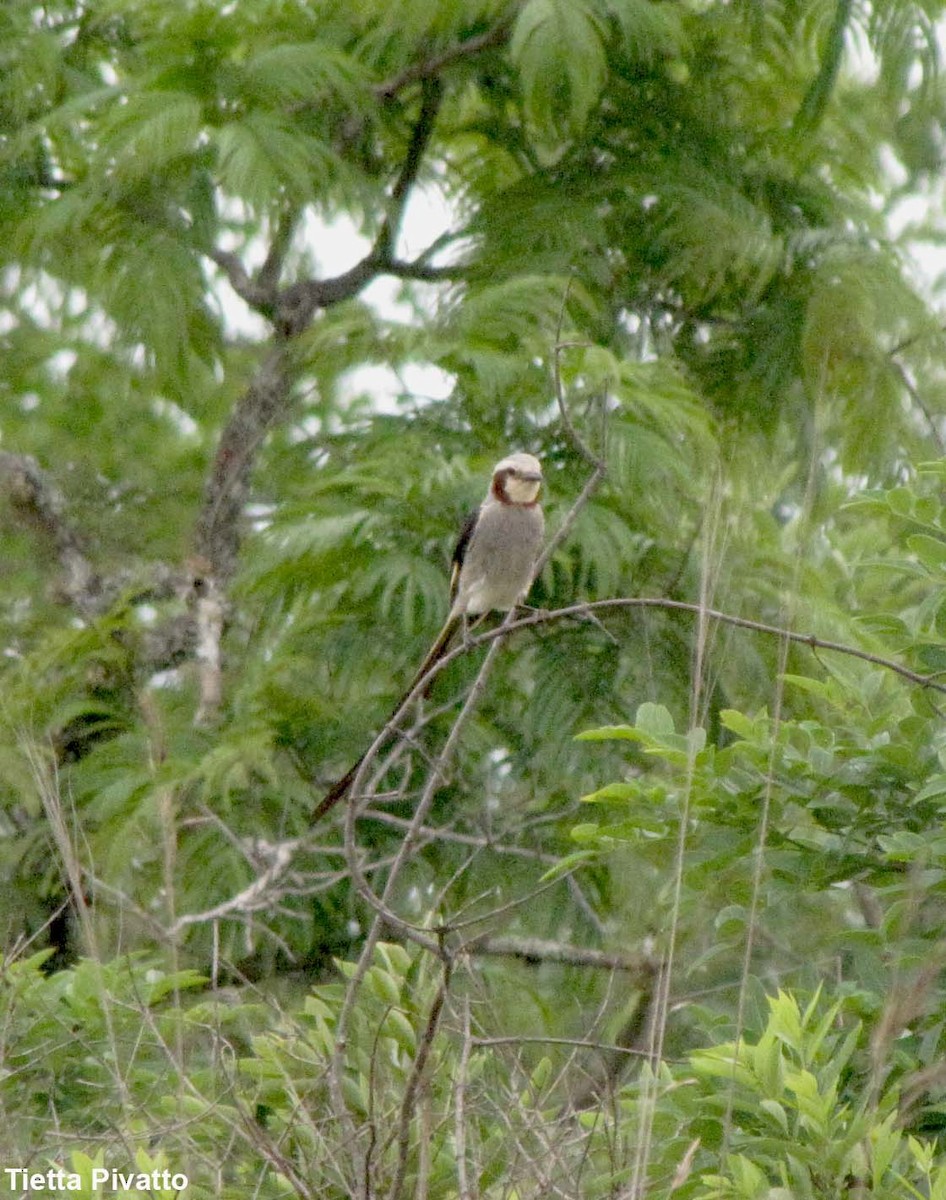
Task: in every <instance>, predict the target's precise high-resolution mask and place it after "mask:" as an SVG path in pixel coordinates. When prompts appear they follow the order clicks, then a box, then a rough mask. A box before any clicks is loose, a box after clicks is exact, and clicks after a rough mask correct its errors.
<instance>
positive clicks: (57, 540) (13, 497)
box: [0, 451, 102, 616]
mask: <svg viewBox="0 0 946 1200" xmlns="http://www.w3.org/2000/svg"><path fill="white" fill-rule="evenodd" d="M0 488H2V490H3V491H5V492H6V494H7V498H8V500H9V501H10V506H11V507H12V508H13V510H14V512H15V513H16V514H17V515H18V516H19V517H20V518H21V519H22V520H24V521H25V522H26V523H27V524H28V525H30V526H32V527H33V528H35V529H36V530H38V532H39V533H40V534H41V535H42V536H43V537H44V538H45V539H47V540H48V541H49V542H50V543H51V545H52V547H53V550H54V551H55V554H56V557H57V559H58V560H59V566H60V568H61V569H62V574H63V583H62V593H63V595H64V596H65V597H66V599H67V600H68V601H69V602H70V603H71V604H73V605H74V606H75V607H76V608H77V609H78V611H79V612H80V613H81V614H82V615H83V616H94V615H95V614H96V613H97V612H99V611H100V610H101V607H102V581H101V579H100V578H99V576H98V574H97V573H96V572H95V570H94V569H93V568H92V565H91V563H90V562H89V560H88V558H86V556H85V553H84V552H83V550H82V543H81V539H80V538H79V535H78V533H77V532H76V530H75V529H74V528H73V526H72V524H71V523H70V521H69V519H68V517H67V515H66V501H65V497H64V496H63V494H62V493H61V492H60V491H59V489H58V488H57V487H56V485H55V484H54V483H53V481H52V479H51V478H50V477H49V475H48V474H47V473H46V472H45V471H44V470H43V469H42V467H40V465H39V463H38V462H37V461H36V459H35V458H33V457H31V456H30V455H29V454H10V453H9V452H7V451H0Z"/></svg>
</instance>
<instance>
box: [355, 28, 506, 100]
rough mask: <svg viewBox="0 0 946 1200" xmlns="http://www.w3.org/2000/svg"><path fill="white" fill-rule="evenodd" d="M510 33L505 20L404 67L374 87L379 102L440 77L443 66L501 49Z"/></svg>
mask: <svg viewBox="0 0 946 1200" xmlns="http://www.w3.org/2000/svg"><path fill="white" fill-rule="evenodd" d="M511 32H512V22H510V21H504V22H501V23H500V24H499V25H495V26H494V27H493V28H492V29H487V30H486V31H485V32H484V33H478V34H477V35H476V36H475V37H471V38H467V39H466V41H464V42H457V44H456V45H455V46H449V47H448V48H447V49H446V50H442V51H441V52H440V53H439V54H433V55H431V57H430V58H427V59H425V60H424V61H423V62H419V63H412V64H411V66H409V67H405V68H404V70H403V71H400V72H398V74H397V75H392V76H391V78H390V79H386V80H385V81H384V82H383V83H379V84H378V86H377V87H376V88H375V90H374V92H375V95H376V96H377V97H378V99H379V100H392V99H393V98H394V97H395V96H396V95H397V93H398V92H400V91H401V90H402V89H403V88H406V87H408V86H409V85H410V84H412V83H419V82H420V81H422V80H424V79H430V78H432V77H433V76H435V75H439V74H440V72H441V71H442V70H443V69H444V67H449V66H452V65H453V63H455V62H459V61H460V60H461V59H463V58H471V57H472V56H473V55H474V54H479V53H480V52H481V51H483V50H490V49H492V48H493V47H494V46H501V45H503V43H504V42H506V41H508V40H509V35H510V33H511Z"/></svg>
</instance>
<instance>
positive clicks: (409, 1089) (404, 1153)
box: [388, 958, 453, 1200]
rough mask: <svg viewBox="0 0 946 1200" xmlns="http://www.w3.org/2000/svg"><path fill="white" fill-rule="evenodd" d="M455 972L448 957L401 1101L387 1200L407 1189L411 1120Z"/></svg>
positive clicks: (396, 1196)
mask: <svg viewBox="0 0 946 1200" xmlns="http://www.w3.org/2000/svg"><path fill="white" fill-rule="evenodd" d="M452 973H453V967H452V963H451V962H450V959H449V958H448V959H445V960H444V964H443V975H442V977H441V980H440V983H439V985H438V987H437V994H436V995H435V996H434V1000H433V1003H432V1004H431V1006H430V1012H429V1013H428V1014H427V1021H426V1024H425V1025H424V1032H423V1033H422V1034H421V1037H420V1041H419V1042H418V1045H417V1053H416V1054H415V1055H414V1064H413V1066H412V1067H411V1073H410V1076H409V1077H408V1080H407V1084H406V1085H405V1088H404V1095H403V1097H402V1099H401V1112H400V1116H399V1118H398V1130H397V1168H396V1171H395V1175H394V1179H393V1180H392V1182H391V1188H390V1191H389V1192H388V1200H400V1197H401V1193H402V1191H403V1189H404V1180H405V1177H406V1175H407V1159H408V1152H409V1150H410V1145H411V1121H412V1120H413V1118H414V1112H415V1108H416V1104H417V1096H418V1093H419V1091H420V1088H421V1084H422V1082H423V1078H424V1069H425V1068H426V1066H427V1060H428V1059H429V1058H430V1051H431V1049H432V1048H433V1044H434V1038H435V1037H436V1035H437V1028H438V1026H439V1025H440V1017H441V1014H442V1013H443V1006H444V1002H445V1000H446V999H447V993H448V991H449V990H450V978H451V975H452Z"/></svg>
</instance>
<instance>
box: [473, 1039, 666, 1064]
mask: <svg viewBox="0 0 946 1200" xmlns="http://www.w3.org/2000/svg"><path fill="white" fill-rule="evenodd" d="M470 1042H471V1044H472V1045H474V1046H476V1047H478V1048H479V1047H482V1048H484V1049H490V1048H491V1047H493V1046H533V1045H534V1046H577V1047H579V1048H581V1047H586V1048H587V1049H589V1050H600V1051H601V1052H602V1053H604V1054H626V1055H628V1056H629V1057H631V1058H647V1057H648V1053H647V1051H646V1050H639V1049H638V1048H637V1047H635V1046H616V1045H613V1044H612V1043H610V1042H595V1041H592V1040H591V1039H589V1038H567V1037H541V1036H540V1037H527V1036H525V1035H523V1034H509V1035H507V1036H505V1037H472V1038H471V1039H470ZM664 1061H665V1062H667V1061H673V1060H672V1059H671V1060H668V1059H665V1060H664Z"/></svg>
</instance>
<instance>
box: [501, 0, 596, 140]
mask: <svg viewBox="0 0 946 1200" xmlns="http://www.w3.org/2000/svg"><path fill="white" fill-rule="evenodd" d="M603 36H604V29H603V28H602V25H601V23H600V19H599V16H598V14H597V12H596V8H595V6H593V5H591V4H589V3H586V2H585V0H527V2H526V3H525V4H524V5H523V6H522V8H521V9H520V10H519V15H518V16H517V18H516V23H515V25H514V26H513V31H512V38H511V40H510V45H509V49H510V54H511V56H512V60H513V63H514V64H515V65H516V67H517V68H518V69H519V75H520V79H521V82H522V90H523V95H524V98H525V107H526V112H527V113H528V115H529V119H530V120H531V121H532V122H533V124H534V125H535V126H537V127H538V129H539V130H540V131H542V132H543V133H544V134H546V135H548V136H550V137H551V136H552V135H553V134H554V133H555V132H557V131H558V130H559V129H566V130H569V131H571V132H576V133H577V132H578V131H580V130H581V127H582V126H583V125H584V124H585V122H586V121H587V119H588V115H589V113H590V112H591V109H592V107H593V106H594V105H595V104H596V103H597V100H598V97H599V95H600V93H601V88H602V86H603V83H604V78H605V69H606V66H607V63H606V58H605V51H604V43H603Z"/></svg>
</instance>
